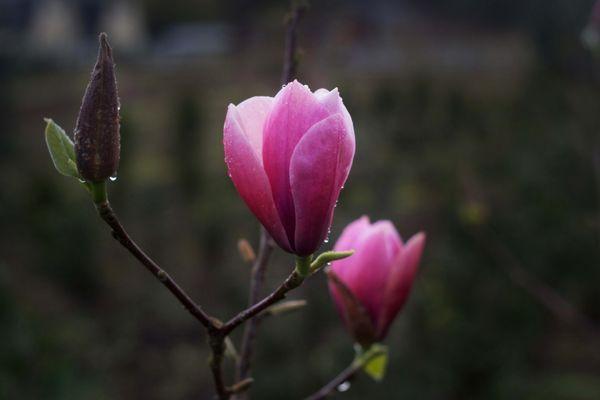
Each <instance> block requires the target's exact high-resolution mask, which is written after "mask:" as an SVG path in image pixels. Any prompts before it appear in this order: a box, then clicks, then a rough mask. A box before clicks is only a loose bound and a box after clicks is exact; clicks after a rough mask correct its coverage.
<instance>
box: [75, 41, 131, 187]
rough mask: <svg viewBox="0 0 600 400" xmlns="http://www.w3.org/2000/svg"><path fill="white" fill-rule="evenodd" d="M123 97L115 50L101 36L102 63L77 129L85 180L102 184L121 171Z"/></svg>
mask: <svg viewBox="0 0 600 400" xmlns="http://www.w3.org/2000/svg"><path fill="white" fill-rule="evenodd" d="M120 150H121V144H120V134H119V96H118V93H117V80H116V77H115V64H114V61H113V58H112V49H111V47H110V45H109V44H108V41H107V36H106V33H101V34H100V48H99V50H98V60H97V61H96V65H95V66H94V70H93V71H92V77H91V80H90V83H89V84H88V86H87V88H86V90H85V95H84V96H83V101H82V104H81V109H80V110H79V116H78V117H77V125H76V126H75V155H76V160H77V169H78V170H79V173H80V175H81V177H82V178H84V179H85V180H87V181H90V182H101V181H104V180H106V179H107V178H109V177H111V176H114V175H115V174H116V172H117V168H118V167H119V153H120Z"/></svg>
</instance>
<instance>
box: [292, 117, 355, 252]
mask: <svg viewBox="0 0 600 400" xmlns="http://www.w3.org/2000/svg"><path fill="white" fill-rule="evenodd" d="M353 156H354V137H353V136H351V135H349V134H348V132H347V130H346V127H345V123H344V118H343V116H342V115H341V114H334V115H332V116H330V117H328V118H326V119H324V120H322V121H321V122H318V123H317V124H315V125H314V126H313V127H312V128H310V130H309V131H308V132H307V133H306V134H305V135H304V136H303V137H302V139H301V140H300V142H299V143H298V145H297V147H296V149H295V151H294V153H293V155H292V158H291V163H290V184H291V191H292V196H293V202H294V207H295V213H296V223H295V240H294V243H295V244H294V247H295V250H296V253H297V254H300V255H309V254H312V253H314V252H315V250H317V249H318V248H319V246H321V244H322V243H323V241H324V240H325V238H326V237H327V234H328V230H329V227H330V225H331V219H332V217H333V209H334V207H335V203H336V201H337V198H338V196H339V193H340V190H341V188H342V186H343V184H344V182H345V181H346V178H347V177H348V173H349V172H350V167H351V165H352V158H353Z"/></svg>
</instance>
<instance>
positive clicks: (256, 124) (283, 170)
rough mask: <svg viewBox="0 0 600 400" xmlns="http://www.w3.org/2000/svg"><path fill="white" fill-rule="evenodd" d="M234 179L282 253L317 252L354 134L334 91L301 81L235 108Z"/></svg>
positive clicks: (228, 149)
mask: <svg viewBox="0 0 600 400" xmlns="http://www.w3.org/2000/svg"><path fill="white" fill-rule="evenodd" d="M223 144H224V147H225V162H226V163H227V168H228V170H229V176H230V177H231V179H232V180H233V184H234V185H235V187H236V189H237V191H238V193H239V194H240V196H241V197H242V198H243V199H244V201H245V202H246V205H247V206H248V207H249V208H250V210H251V211H252V212H253V213H254V215H256V217H257V218H258V219H259V220H260V222H261V223H262V224H263V226H264V227H265V228H266V229H267V231H268V232H269V233H270V234H271V236H272V237H273V239H274V240H275V241H276V242H277V244H278V245H279V246H281V248H283V249H284V250H286V251H288V252H291V253H295V254H297V255H300V256H307V255H310V254H312V253H314V252H315V251H316V250H317V248H318V247H319V246H320V245H321V243H323V241H324V240H325V239H326V237H327V234H328V232H329V227H330V226H331V220H332V218H333V209H334V206H335V203H336V201H337V198H338V196H339V194H340V190H341V189H342V187H343V185H344V182H345V181H346V178H347V177H348V173H349V172H350V167H351V165H352V158H353V157H354V147H355V143H354V129H353V127H352V119H351V118H350V114H348V111H347V110H346V107H344V103H343V102H342V99H341V98H340V95H339V93H338V90H337V89H333V90H332V91H327V90H325V89H319V90H317V91H316V92H314V93H313V92H311V91H310V89H309V88H308V87H307V86H303V85H301V84H300V83H298V82H297V81H294V82H292V83H289V84H288V85H286V86H284V87H283V88H282V89H281V90H280V91H279V93H277V95H276V96H275V97H274V98H273V97H251V98H249V99H248V100H246V101H243V102H242V103H240V104H238V105H237V106H235V105H233V104H230V105H229V109H228V110H227V117H226V118H225V126H224V128H223Z"/></svg>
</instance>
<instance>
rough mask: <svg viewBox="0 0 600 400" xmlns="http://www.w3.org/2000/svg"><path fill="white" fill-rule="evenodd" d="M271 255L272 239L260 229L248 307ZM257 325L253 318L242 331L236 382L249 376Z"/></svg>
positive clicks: (252, 301)
mask: <svg viewBox="0 0 600 400" xmlns="http://www.w3.org/2000/svg"><path fill="white" fill-rule="evenodd" d="M272 253H273V243H272V239H271V238H270V237H269V234H268V233H267V231H266V230H265V229H264V228H261V231H260V244H259V250H258V256H257V258H256V260H255V261H254V265H253V266H252V272H251V277H250V295H249V299H248V307H252V306H253V305H254V304H256V303H257V302H258V300H259V299H260V292H261V289H262V286H263V283H264V281H265V273H266V270H267V266H268V264H269V260H270V258H271V254H272ZM258 324H259V320H258V319H257V318H253V319H251V320H250V321H248V324H246V327H245V329H244V336H243V337H242V345H241V349H240V357H239V359H238V363H237V368H236V380H237V381H241V380H243V379H245V378H247V377H249V376H250V363H251V361H252V354H253V350H254V342H255V338H256V330H257V328H258ZM240 397H243V396H240Z"/></svg>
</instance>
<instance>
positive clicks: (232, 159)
mask: <svg viewBox="0 0 600 400" xmlns="http://www.w3.org/2000/svg"><path fill="white" fill-rule="evenodd" d="M240 120H244V119H243V117H241V116H240V115H239V113H238V110H237V108H236V107H235V106H234V105H230V106H229V108H228V110H227V116H226V117H225V126H224V127H223V145H224V147H225V162H226V163H227V168H228V170H229V176H230V177H231V179H232V181H233V184H234V185H235V188H236V189H237V191H238V193H239V194H240V196H241V197H242V199H244V202H246V205H247V206H248V207H249V208H250V210H251V211H252V213H254V215H256V217H257V218H258V219H259V220H260V222H261V223H262V224H263V226H264V227H265V228H266V229H267V231H269V233H270V234H271V236H272V237H273V239H274V240H275V241H276V242H277V244H279V246H281V247H282V248H283V249H285V250H287V251H291V248H290V244H289V242H288V239H287V236H286V234H285V230H284V229H283V225H282V224H281V221H280V220H279V214H278V213H277V210H276V208H275V204H274V202H273V196H272V193H271V186H270V184H269V180H268V178H267V174H266V173H265V170H264V168H263V166H262V163H261V161H260V159H259V158H258V154H257V149H256V148H255V146H253V145H252V142H251V140H250V138H249V137H248V136H247V133H246V132H244V131H243V130H242V127H241V125H240V122H239V121H240ZM245 120H246V121H249V120H250V119H248V118H246V119H245ZM253 122H255V121H253ZM251 129H252V128H251ZM251 134H256V132H254V133H252V132H251Z"/></svg>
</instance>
